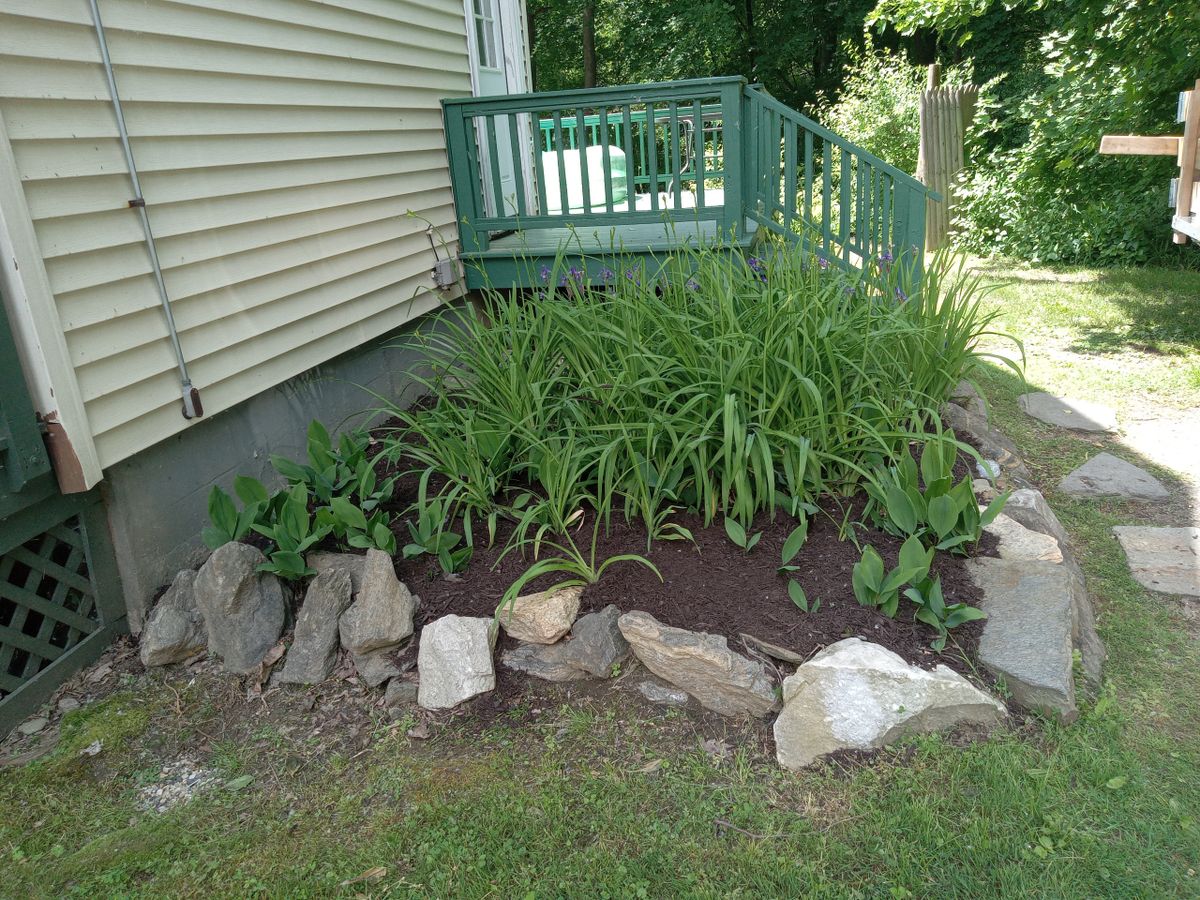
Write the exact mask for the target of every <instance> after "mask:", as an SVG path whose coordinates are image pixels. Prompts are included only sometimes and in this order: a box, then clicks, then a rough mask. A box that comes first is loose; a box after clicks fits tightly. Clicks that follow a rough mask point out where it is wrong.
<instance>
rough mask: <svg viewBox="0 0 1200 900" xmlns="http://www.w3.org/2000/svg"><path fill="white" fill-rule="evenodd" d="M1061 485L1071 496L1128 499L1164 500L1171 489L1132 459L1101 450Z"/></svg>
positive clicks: (1059, 486)
mask: <svg viewBox="0 0 1200 900" xmlns="http://www.w3.org/2000/svg"><path fill="white" fill-rule="evenodd" d="M1058 489H1059V490H1060V491H1062V492H1063V493H1064V494H1069V495H1070V496H1072V497H1082V498H1091V497H1122V498H1125V499H1129V500H1165V499H1167V497H1169V496H1170V492H1169V491H1168V490H1167V489H1166V488H1165V487H1164V486H1163V483H1162V482H1161V481H1159V480H1158V479H1157V478H1155V477H1154V476H1153V475H1151V474H1150V473H1149V472H1147V471H1146V470H1145V469H1139V468H1138V467H1137V466H1135V465H1134V464H1133V463H1130V462H1126V461H1125V460H1123V459H1121V458H1120V457H1118V456H1113V455H1112V454H1111V453H1099V454H1097V455H1096V456H1093V457H1092V458H1091V459H1089V460H1088V461H1087V462H1085V463H1084V464H1083V465H1082V466H1080V467H1079V468H1077V469H1075V471H1073V472H1071V473H1070V474H1069V475H1067V477H1066V478H1064V479H1063V480H1062V481H1060V482H1059V484H1058Z"/></svg>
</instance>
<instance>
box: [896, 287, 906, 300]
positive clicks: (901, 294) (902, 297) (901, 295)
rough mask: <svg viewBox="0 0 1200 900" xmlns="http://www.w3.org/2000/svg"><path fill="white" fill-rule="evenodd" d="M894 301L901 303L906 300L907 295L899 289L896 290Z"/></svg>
mask: <svg viewBox="0 0 1200 900" xmlns="http://www.w3.org/2000/svg"><path fill="white" fill-rule="evenodd" d="M896 299H897V300H899V301H900V302H901V303H903V302H904V301H905V300H907V299H908V294H906V293H904V291H902V290H900V288H896Z"/></svg>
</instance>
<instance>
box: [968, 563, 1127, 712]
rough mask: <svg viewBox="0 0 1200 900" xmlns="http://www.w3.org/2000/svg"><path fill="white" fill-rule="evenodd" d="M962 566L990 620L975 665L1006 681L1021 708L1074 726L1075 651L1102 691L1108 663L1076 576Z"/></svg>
mask: <svg viewBox="0 0 1200 900" xmlns="http://www.w3.org/2000/svg"><path fill="white" fill-rule="evenodd" d="M966 565H967V571H968V573H969V574H970V576H971V579H972V580H973V581H974V582H975V584H976V585H977V586H978V587H979V589H980V590H981V591H982V592H983V599H982V600H981V601H980V603H979V608H980V609H982V610H983V611H984V612H985V613H987V620H986V621H985V622H984V625H983V634H982V636H981V637H980V640H979V659H980V662H982V663H983V664H984V666H986V667H987V669H988V670H989V671H991V672H992V673H993V674H995V675H997V676H999V677H1001V678H1003V679H1004V682H1005V684H1006V685H1007V687H1008V689H1009V690H1010V691H1011V692H1012V695H1013V697H1014V699H1016V701H1017V702H1018V703H1020V704H1021V705H1022V706H1025V707H1028V708H1029V709H1036V710H1040V711H1042V712H1048V713H1055V714H1058V715H1059V716H1061V717H1062V718H1063V720H1064V721H1073V720H1074V719H1075V718H1076V717H1077V716H1078V710H1077V708H1076V705H1075V680H1074V673H1073V651H1074V650H1075V649H1078V650H1079V651H1080V655H1081V657H1082V661H1083V668H1084V672H1085V675H1086V676H1087V680H1088V683H1089V685H1090V686H1095V685H1098V684H1099V681H1100V675H1101V667H1102V665H1103V663H1104V657H1105V653H1104V645H1103V644H1102V643H1101V642H1100V639H1099V636H1098V635H1097V634H1096V630H1095V617H1094V615H1093V612H1092V606H1091V601H1090V600H1089V599H1088V596H1087V591H1086V590H1085V588H1084V586H1083V582H1082V580H1081V579H1080V578H1079V575H1078V574H1077V573H1076V571H1075V570H1074V569H1072V568H1071V567H1069V566H1064V565H1059V564H1056V563H1052V562H1045V561H1039V560H1010V559H987V558H978V559H973V560H969V561H968V562H967V564H966Z"/></svg>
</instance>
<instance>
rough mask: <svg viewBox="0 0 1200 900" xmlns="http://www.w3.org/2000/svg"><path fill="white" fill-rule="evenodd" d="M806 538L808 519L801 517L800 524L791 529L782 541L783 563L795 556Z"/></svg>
mask: <svg viewBox="0 0 1200 900" xmlns="http://www.w3.org/2000/svg"><path fill="white" fill-rule="evenodd" d="M807 540H808V519H802V520H801V522H800V524H799V525H797V526H796V527H795V528H793V529H792V533H791V534H789V535H788V536H787V540H786V541H784V542H783V553H782V556H783V563H784V565H787V564H788V563H790V562H791V561H792V560H793V559H795V558H796V554H797V553H799V552H800V548H801V547H803V546H804V542H805V541H807Z"/></svg>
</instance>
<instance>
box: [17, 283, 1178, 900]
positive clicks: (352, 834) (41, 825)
mask: <svg viewBox="0 0 1200 900" xmlns="http://www.w3.org/2000/svg"><path fill="white" fill-rule="evenodd" d="M988 277H989V278H991V279H994V280H995V281H996V282H997V284H998V285H999V289H998V290H997V291H996V292H995V293H994V294H993V295H991V298H990V300H989V301H988V302H989V303H993V304H996V305H998V306H999V307H1000V308H1001V309H1002V311H1003V321H1004V325H1005V327H1006V328H1007V330H1009V331H1011V332H1012V333H1013V334H1015V335H1017V336H1019V337H1021V338H1022V339H1023V340H1025V341H1026V342H1027V347H1028V349H1029V350H1030V352H1031V357H1030V363H1029V368H1028V381H1029V384H1030V385H1032V386H1033V388H1034V389H1037V388H1039V387H1046V388H1048V389H1056V390H1064V389H1068V390H1070V392H1071V393H1072V394H1074V395H1076V396H1083V397H1090V398H1094V399H1103V400H1105V401H1107V402H1110V403H1112V404H1113V405H1115V406H1117V408H1118V409H1119V410H1120V412H1121V414H1122V416H1123V417H1128V416H1131V415H1133V414H1135V413H1139V412H1144V411H1145V410H1147V409H1151V408H1153V409H1156V410H1163V411H1166V413H1165V414H1170V412H1171V411H1172V410H1187V409H1189V408H1195V407H1197V406H1200V315H1198V314H1197V313H1198V310H1197V308H1196V305H1197V303H1198V302H1200V274H1197V273H1178V272H1162V271H1153V270H1150V271H1137V272H1129V273H1123V272H1122V273H1111V272H1104V273H1097V272H1072V273H1067V274H1059V275H1056V274H1054V273H1049V272H1042V273H1014V272H1006V271H1003V270H999V269H989V270H988ZM979 381H980V383H981V384H982V386H983V387H984V389H985V391H986V393H987V395H988V397H989V400H990V402H991V407H992V417H993V421H995V422H996V423H997V424H999V425H1000V427H1001V428H1002V429H1004V430H1006V431H1007V432H1008V433H1009V434H1011V435H1012V437H1013V438H1014V440H1016V442H1017V443H1018V444H1019V445H1020V447H1021V448H1022V450H1023V453H1024V455H1025V457H1026V460H1027V462H1028V464H1029V466H1030V468H1031V470H1032V471H1033V472H1034V474H1035V476H1036V478H1037V479H1038V481H1039V482H1040V483H1041V485H1042V486H1043V488H1044V489H1045V490H1046V491H1047V494H1048V496H1049V497H1050V499H1051V502H1052V503H1053V504H1054V505H1055V508H1056V509H1057V510H1058V512H1059V515H1060V517H1061V518H1062V520H1063V523H1064V524H1065V525H1066V527H1067V529H1068V530H1069V532H1070V533H1071V536H1072V540H1073V541H1074V543H1075V548H1076V553H1077V556H1078V559H1079V561H1080V563H1081V565H1082V566H1083V568H1084V570H1085V572H1086V574H1087V577H1088V583H1089V587H1090V589H1091V591H1092V594H1093V596H1094V598H1095V600H1096V603H1097V611H1098V613H1099V626H1100V631H1101V635H1102V637H1103V638H1104V640H1105V641H1106V643H1107V645H1108V649H1109V653H1110V659H1109V662H1108V667H1107V679H1108V681H1107V686H1106V689H1105V691H1104V693H1103V695H1102V696H1101V697H1100V698H1099V699H1098V700H1097V701H1095V702H1091V703H1086V704H1084V707H1083V710H1082V714H1081V717H1080V720H1079V721H1078V722H1077V723H1076V724H1075V725H1073V726H1071V727H1069V728H1063V727H1060V726H1058V725H1056V724H1055V723H1053V722H1046V721H1026V722H1022V723H1017V724H1014V726H1013V727H1012V728H1011V729H1007V730H1003V731H1000V732H998V733H996V734H994V735H993V736H992V738H991V739H989V740H986V741H981V742H976V743H965V744H963V742H952V741H951V740H950V739H948V738H939V737H933V738H925V739H921V740H917V741H915V742H912V743H909V744H907V745H903V746H901V747H898V748H893V749H891V750H888V751H885V752H883V753H881V754H879V755H878V756H877V757H875V758H874V759H872V760H871V761H870V762H869V763H868V764H866V765H864V766H860V767H854V768H849V769H843V768H839V767H834V766H828V767H825V768H820V769H817V770H813V771H808V772H804V773H801V774H791V773H784V772H782V771H780V770H779V768H778V767H777V766H776V765H775V763H774V760H773V759H772V757H771V756H770V753H769V751H768V749H767V748H766V747H765V746H764V743H763V741H762V740H761V733H760V732H757V731H755V730H753V729H750V728H744V727H741V726H737V725H733V724H728V725H725V726H720V725H717V726H713V724H712V723H699V722H695V721H693V720H692V719H691V718H690V717H689V716H688V714H686V713H680V712H663V711H658V710H652V709H651V708H649V707H646V706H641V705H636V704H629V705H624V704H613V703H608V702H603V701H600V700H588V699H581V700H579V701H578V702H572V703H565V702H563V703H559V704H556V705H554V706H550V707H547V708H546V709H544V710H543V711H542V712H541V714H540V715H539V716H538V717H537V718H536V721H535V722H534V723H533V724H531V723H530V720H529V719H528V718H524V719H522V720H521V721H520V722H510V721H507V720H504V719H500V720H497V721H496V722H494V723H492V724H491V725H489V726H488V727H487V728H486V729H483V730H480V729H478V728H472V727H470V726H469V725H468V724H467V723H464V722H458V723H456V724H452V725H449V726H447V727H445V728H442V729H440V730H437V731H436V732H435V733H434V735H433V736H432V738H430V739H429V740H413V739H410V738H408V737H406V736H405V732H406V727H405V725H406V724H407V723H401V725H400V726H399V727H392V728H388V727H387V722H386V721H385V720H381V721H380V722H378V723H377V726H376V731H375V734H374V740H373V741H372V742H371V743H370V744H369V745H368V746H367V749H365V750H364V751H362V752H360V753H341V752H339V753H330V754H325V755H316V756H314V755H312V754H306V753H305V752H304V750H305V747H304V746H303V742H302V740H301V739H300V738H298V737H295V736H293V735H291V734H287V733H283V732H282V731H279V730H271V729H270V728H266V729H259V730H257V731H255V732H254V733H253V734H252V735H250V736H247V737H245V738H242V739H235V740H216V741H213V742H212V743H211V746H210V752H209V755H208V757H207V758H205V759H203V760H202V762H203V764H204V765H207V766H210V767H213V768H215V769H216V770H217V771H218V772H219V773H220V776H221V778H222V779H223V780H225V781H226V782H227V785H226V786H225V787H221V788H217V789H215V790H213V791H211V792H209V793H207V794H205V795H202V796H201V797H199V798H198V799H196V800H194V801H192V802H191V803H188V804H186V805H183V806H180V807H176V808H175V809H173V810H171V811H170V812H167V813H165V814H163V815H158V814H153V813H146V812H141V811H139V810H138V808H137V806H136V802H135V801H136V795H137V788H138V786H139V785H140V784H142V783H144V782H146V781H148V780H151V779H153V778H154V777H155V776H156V775H157V773H158V771H159V768H160V767H161V766H162V765H163V762H164V758H163V757H162V756H161V751H162V747H163V746H164V741H165V738H164V736H165V735H169V734H174V735H180V734H184V733H186V732H188V731H189V730H196V729H203V728H204V727H205V726H204V722H205V720H206V716H207V715H208V714H209V712H210V711H211V707H212V705H213V703H214V702H215V701H214V699H213V697H212V696H211V695H209V694H207V693H206V691H205V688H204V686H203V685H202V684H199V683H194V684H191V685H189V684H188V683H187V681H186V680H185V679H183V678H182V677H180V676H176V678H177V680H176V681H175V682H173V683H169V684H168V683H164V682H162V680H161V679H158V678H144V679H140V680H134V679H130V683H129V684H128V686H127V687H126V689H125V690H123V691H122V692H121V693H118V694H116V695H114V696H113V697H112V698H111V699H110V700H108V701H107V702H105V703H103V704H100V705H97V706H93V707H91V708H87V709H84V710H80V711H78V712H75V713H72V714H71V715H70V717H69V719H68V722H67V725H66V726H65V727H64V732H63V736H62V739H61V741H60V743H59V747H58V749H57V750H56V752H55V754H54V755H53V756H51V757H48V758H45V759H43V760H40V761H38V762H36V763H33V764H31V765H28V766H26V767H24V768H19V769H17V768H12V769H0V809H2V810H3V811H4V815H3V817H2V818H0V856H2V857H3V858H4V864H3V865H2V866H0V896H3V897H27V896H43V895H44V896H58V895H81V896H113V895H120V896H168V895H169V896H193V895H195V896H201V895H203V896H214V895H216V896H246V895H266V896H280V897H283V896H286V897H297V896H307V895H330V894H332V895H338V894H344V895H346V896H353V895H365V896H379V897H383V896H399V895H405V894H409V893H413V894H423V895H434V896H455V897H460V896H461V897H476V896H497V897H509V896H530V897H551V896H595V897H626V896H630V897H656V896H678V895H685V894H686V895H698V896H730V895H734V896H779V897H787V896H807V895H817V896H831V897H842V896H845V897H926V896H973V897H975V896H1012V897H1023V896H1051V897H1060V896H1069V897H1133V896H1137V897H1170V896H1197V895H1198V894H1200V874H1198V873H1200V825H1198V824H1197V818H1198V817H1200V644H1198V643H1197V637H1196V631H1197V630H1196V627H1195V624H1194V622H1193V620H1192V619H1190V618H1189V616H1188V615H1187V612H1188V610H1187V608H1186V607H1184V606H1181V605H1180V604H1178V603H1177V602H1175V601H1172V600H1170V599H1166V598H1162V597H1157V596H1153V595H1151V594H1149V593H1147V592H1146V591H1145V590H1143V589H1142V588H1140V587H1139V586H1138V585H1137V584H1136V583H1135V582H1134V581H1133V580H1132V579H1131V578H1130V576H1129V574H1128V572H1127V570H1126V568H1125V563H1124V559H1123V556H1122V553H1121V551H1120V548H1119V547H1118V546H1117V544H1116V543H1115V541H1114V540H1113V539H1112V537H1111V535H1110V532H1109V529H1110V527H1111V526H1112V525H1114V524H1118V523H1132V522H1137V521H1141V520H1142V519H1143V518H1144V517H1147V516H1154V515H1161V511H1148V510H1145V509H1139V508H1134V507H1124V506H1122V505H1121V504H1115V503H1091V502H1088V503H1080V502H1070V501H1068V500H1066V498H1063V497H1061V496H1056V495H1055V494H1054V492H1053V486H1054V485H1055V484H1056V483H1057V481H1058V479H1059V478H1060V477H1061V476H1062V475H1063V474H1065V473H1066V472H1067V471H1069V470H1070V468H1072V467H1073V466H1075V465H1077V464H1078V463H1079V462H1081V461H1082V460H1083V459H1084V458H1086V456H1087V455H1088V454H1089V453H1094V452H1095V449H1096V448H1095V445H1094V443H1092V442H1088V441H1084V440H1081V439H1078V438H1075V437H1066V436H1062V435H1060V434H1056V433H1054V432H1052V431H1051V430H1050V429H1047V428H1043V427H1041V426H1040V425H1038V423H1035V422H1033V421H1032V420H1029V419H1027V418H1025V417H1024V416H1023V415H1022V414H1021V413H1019V411H1018V410H1017V406H1016V397H1017V395H1018V394H1020V393H1021V392H1023V391H1024V390H1026V388H1025V387H1024V385H1023V384H1022V383H1021V381H1020V379H1018V378H1017V377H1015V376H1014V375H1013V374H1012V373H1010V372H1007V371H1006V370H1003V369H1001V368H994V369H989V370H988V371H987V372H985V373H983V374H982V375H981V376H980V378H979ZM1064 386H1066V387H1065V388H1064ZM1197 437H1200V435H1198V436H1197ZM1126 455H1130V454H1126ZM1157 471H1159V472H1160V474H1162V475H1164V477H1168V478H1170V477H1171V474H1172V473H1171V472H1169V471H1165V470H1162V469H1158V470H1157ZM1171 510H1172V514H1177V515H1183V514H1184V510H1183V508H1182V507H1181V506H1178V505H1174V506H1172V507H1171ZM1176 524H1186V522H1184V521H1180V522H1177V523H1176ZM258 702H259V701H248V702H247V707H248V708H249V707H251V706H253V704H255V703H258ZM713 727H718V728H720V727H725V728H727V731H726V732H725V733H714V732H713V731H712V728H713ZM706 738H707V743H705V739H706ZM96 740H101V742H102V746H103V750H102V752H101V753H100V754H99V755H98V756H96V757H94V758H93V757H89V756H80V755H79V754H80V751H81V750H82V749H83V748H85V747H87V746H88V745H89V744H92V743H93V742H94V741H96ZM960 744H963V745H960ZM246 775H249V776H252V780H249V783H247V779H246V778H245V777H242V776H246Z"/></svg>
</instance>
